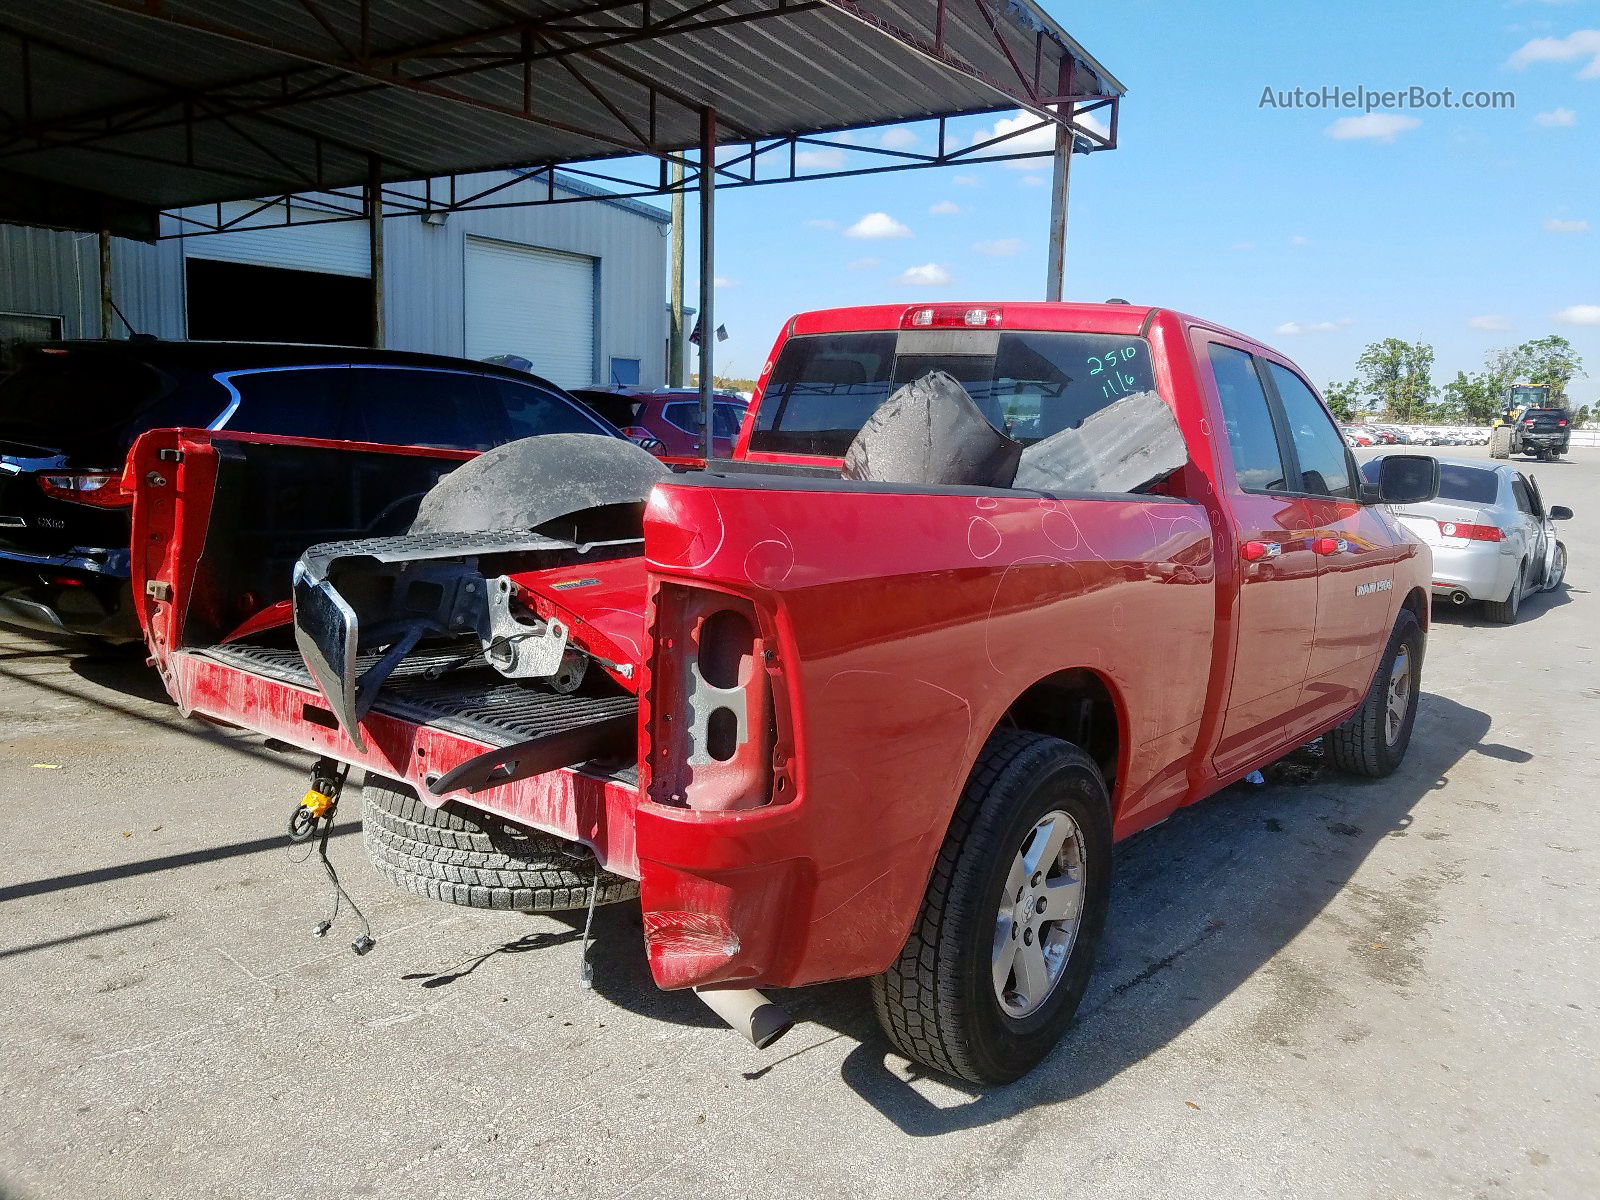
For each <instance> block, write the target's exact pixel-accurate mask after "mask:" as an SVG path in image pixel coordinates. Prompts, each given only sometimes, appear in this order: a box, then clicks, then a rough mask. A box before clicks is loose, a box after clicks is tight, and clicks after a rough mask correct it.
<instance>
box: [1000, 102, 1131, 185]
mask: <svg viewBox="0 0 1600 1200" xmlns="http://www.w3.org/2000/svg"><path fill="white" fill-rule="evenodd" d="M1075 120H1076V122H1077V124H1078V125H1080V126H1081V127H1083V128H1085V129H1092V130H1094V132H1095V133H1096V134H1098V135H1099V136H1100V137H1107V136H1109V135H1110V132H1111V129H1110V127H1109V126H1108V125H1107V124H1106V123H1105V122H1104V121H1102V120H1100V118H1099V117H1097V116H1095V114H1093V113H1080V114H1079V115H1078V116H1077V117H1076V118H1075ZM1008 134H1014V135H1015V136H1013V137H1007V135H1008ZM998 137H1004V138H1006V140H1005V141H1003V142H997V143H995V144H994V145H993V146H985V147H984V148H983V149H982V150H980V151H978V157H980V158H984V157H989V156H992V155H996V154H1031V155H1037V156H1038V158H1024V159H1013V160H1012V161H1010V162H1008V163H1006V164H1005V165H1006V166H1008V167H1011V168H1013V169H1015V170H1018V171H1032V170H1035V169H1037V168H1038V166H1039V161H1038V160H1039V158H1043V157H1045V156H1047V155H1051V154H1054V153H1055V149H1056V127H1055V126H1054V125H1052V124H1049V123H1048V122H1041V121H1040V119H1039V118H1038V117H1036V116H1034V115H1033V114H1032V113H1031V112H1022V111H1020V110H1019V111H1017V112H1014V113H1012V114H1011V115H1010V116H1009V117H1001V118H1000V119H999V120H998V121H996V122H995V123H994V125H993V126H992V127H989V128H984V129H980V130H978V132H977V133H975V134H973V135H972V144H973V145H974V146H976V145H978V144H979V143H981V142H987V141H989V140H990V139H992V138H998Z"/></svg>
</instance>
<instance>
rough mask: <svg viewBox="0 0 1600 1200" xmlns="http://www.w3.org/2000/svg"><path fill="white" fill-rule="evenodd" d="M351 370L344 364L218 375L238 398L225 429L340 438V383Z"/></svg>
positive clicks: (343, 427)
mask: <svg viewBox="0 0 1600 1200" xmlns="http://www.w3.org/2000/svg"><path fill="white" fill-rule="evenodd" d="M348 374H349V370H348V368H345V367H313V368H306V369H300V368H296V369H293V370H287V371H240V372H236V373H234V374H231V375H221V376H218V379H219V380H220V381H222V382H224V383H225V384H226V385H227V386H228V387H231V388H232V389H233V390H234V391H235V392H236V393H238V396H239V402H238V406H237V407H236V408H235V409H234V411H233V412H232V413H230V414H229V415H228V418H227V419H226V420H225V421H224V422H223V427H224V428H226V429H232V430H236V431H238V432H240V433H277V434H284V435H286V436H289V437H307V438H329V439H331V440H335V441H337V440H339V439H341V438H344V437H346V436H347V433H346V422H345V394H344V388H343V386H342V384H343V381H344V377H345V376H346V375H348Z"/></svg>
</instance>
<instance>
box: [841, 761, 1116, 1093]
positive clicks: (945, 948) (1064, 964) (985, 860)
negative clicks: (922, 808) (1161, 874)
mask: <svg viewBox="0 0 1600 1200" xmlns="http://www.w3.org/2000/svg"><path fill="white" fill-rule="evenodd" d="M1110 885H1111V819H1110V802H1109V797H1108V795H1107V792H1106V785H1105V780H1104V779H1103V778H1102V777H1101V774H1100V768H1099V767H1098V766H1097V765H1096V764H1095V761H1094V760H1093V759H1092V758H1090V757H1089V756H1088V755H1087V754H1085V753H1084V752H1083V751H1082V750H1080V749H1078V747H1076V746H1074V745H1071V744H1070V743H1068V742H1064V741H1061V740H1060V739H1058V738H1052V737H1046V736H1044V735H1043V734H1037V733H1026V732H1023V731H1020V730H1006V731H1003V732H1001V733H997V734H995V735H994V736H993V737H992V738H990V739H989V742H988V744H987V745H986V746H985V747H984V750H983V753H982V754H981V755H980V756H979V758H978V762H977V765H976V766H974V767H973V769H972V774H971V776H970V777H969V778H968V780H967V786H966V788H965V789H964V790H963V792H962V794H961V799H960V801H959V802H958V803H957V805H956V811H955V815H954V816H953V817H952V818H951V821H950V828H949V830H948V832H947V833H946V835H945V840H944V845H943V847H942V848H941V849H940V851H939V857H938V860H937V861H936V862H935V863H934V866H933V876H932V878H931V879H930V880H929V882H928V891H927V895H926V896H925V897H924V898H923V902H922V910H921V912H920V913H919V914H918V915H917V921H916V924H915V925H914V926H913V927H912V931H911V937H910V939H909V940H908V941H907V942H906V945H905V948H904V949H903V950H901V952H900V957H899V958H898V959H897V960H896V961H895V963H894V965H893V966H891V967H890V968H889V969H888V970H887V971H885V972H884V973H883V974H882V975H880V976H878V977H876V978H875V979H874V980H873V981H872V998H873V1005H874V1007H875V1008H876V1010H877V1014H878V1020H879V1022H880V1023H881V1024H882V1025H883V1029H884V1032H885V1033H887V1034H888V1036H889V1040H890V1041H891V1042H893V1043H894V1045H895V1048H896V1049H898V1050H899V1051H900V1052H901V1053H902V1054H904V1055H906V1056H907V1057H908V1058H913V1059H916V1060H917V1061H918V1062H921V1063H924V1064H926V1065H927V1066H930V1067H933V1068H934V1069H935V1070H939V1071H944V1072H947V1073H949V1074H951V1075H956V1076H959V1077H961V1078H962V1079H967V1080H971V1081H972V1082H974V1083H981V1084H992V1083H1006V1082H1009V1081H1010V1080H1013V1079H1016V1078H1018V1077H1020V1076H1021V1075H1023V1074H1025V1073H1026V1072H1027V1071H1029V1070H1030V1069H1031V1068H1033V1067H1034V1066H1035V1065H1037V1064H1038V1062H1039V1061H1040V1060H1041V1059H1043V1058H1044V1056H1045V1055H1046V1054H1048V1053H1049V1052H1050V1050H1051V1048H1052V1047H1054V1046H1055V1044H1056V1042H1057V1041H1059V1040H1060V1038H1061V1035H1062V1034H1063V1033H1064V1032H1065V1031H1066V1029H1067V1026H1068V1025H1070V1024H1071V1023H1072V1017H1073V1014H1074V1012H1076V1010H1077V1007H1078V1003H1079V1001H1080V1000H1082V999H1083V992H1084V988H1085V987H1087V986H1088V982H1089V973H1090V971H1091V970H1092V968H1093V966H1094V956H1095V949H1096V947H1097V946H1098V944H1099V941H1100V933H1101V929H1102V928H1103V927H1104V924H1105V915H1106V903H1107V899H1108V897H1109V895H1110Z"/></svg>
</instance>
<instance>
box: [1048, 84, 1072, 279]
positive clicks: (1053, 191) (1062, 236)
mask: <svg viewBox="0 0 1600 1200" xmlns="http://www.w3.org/2000/svg"><path fill="white" fill-rule="evenodd" d="M1073 66H1074V63H1073V61H1072V60H1071V59H1070V58H1067V59H1063V60H1062V62H1061V73H1060V89H1061V90H1060V94H1061V95H1063V96H1070V95H1071V94H1072V77H1073ZM1072 109H1073V105H1072V104H1071V102H1068V103H1066V104H1063V105H1061V106H1060V107H1059V109H1058V111H1059V113H1060V115H1061V116H1062V117H1063V118H1064V119H1065V120H1066V122H1067V123H1066V124H1065V125H1057V126H1056V151H1055V158H1054V162H1053V166H1052V169H1051V172H1050V265H1049V267H1048V268H1047V271H1048V274H1046V276H1045V281H1044V298H1045V299H1046V300H1048V301H1051V302H1052V303H1053V302H1055V301H1059V300H1060V299H1061V282H1062V278H1063V276H1065V274H1066V270H1067V193H1068V191H1069V185H1070V183H1071V180H1072V137H1073V134H1072Z"/></svg>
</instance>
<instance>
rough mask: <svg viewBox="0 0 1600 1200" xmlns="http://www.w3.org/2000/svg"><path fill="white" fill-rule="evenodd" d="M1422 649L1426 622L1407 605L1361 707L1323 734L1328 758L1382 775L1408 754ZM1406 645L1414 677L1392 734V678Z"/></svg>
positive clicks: (1356, 771) (1350, 770)
mask: <svg viewBox="0 0 1600 1200" xmlns="http://www.w3.org/2000/svg"><path fill="white" fill-rule="evenodd" d="M1423 649H1424V643H1423V637H1422V626H1421V625H1420V624H1419V623H1418V622H1417V618H1416V614H1415V613H1413V612H1412V611H1411V610H1410V609H1409V608H1402V609H1401V610H1400V615H1399V617H1397V618H1396V619H1395V623H1394V630H1393V632H1391V633H1390V634H1389V645H1388V646H1387V647H1386V648H1385V649H1384V652H1383V657H1382V658H1381V659H1379V660H1378V669H1377V671H1376V672H1375V673H1374V674H1373V676H1372V684H1371V686H1370V687H1368V688H1367V694H1366V697H1365V698H1364V699H1363V700H1362V701H1361V707H1360V708H1358V709H1356V711H1355V712H1354V713H1352V714H1351V716H1350V717H1349V718H1348V719H1347V720H1346V721H1345V723H1344V724H1343V725H1340V726H1338V727H1337V728H1336V729H1333V730H1330V731H1329V733H1328V735H1327V737H1325V738H1324V739H1323V748H1324V750H1325V751H1326V753H1327V756H1328V761H1329V762H1330V763H1332V764H1333V765H1334V766H1335V767H1337V768H1338V769H1339V770H1341V771H1344V772H1346V773H1347V774H1350V775H1365V776H1367V777H1368V778H1370V779H1382V778H1383V777H1384V776H1385V775H1388V774H1390V773H1391V772H1392V771H1393V770H1394V769H1395V768H1396V767H1398V766H1399V765H1400V763H1401V762H1402V761H1403V760H1404V759H1405V756H1406V748H1407V747H1408V746H1409V745H1410V744H1411V729H1412V726H1413V725H1415V724H1416V720H1417V698H1418V697H1419V696H1420V695H1421V693H1422V653H1423ZM1402 650H1404V652H1405V653H1406V655H1407V658H1406V662H1407V664H1408V667H1409V675H1410V679H1409V683H1408V686H1407V692H1406V702H1405V705H1404V714H1403V716H1402V717H1401V719H1400V722H1399V726H1398V729H1397V730H1396V731H1395V733H1394V735H1393V736H1390V729H1389V724H1388V719H1387V718H1388V714H1389V683H1390V676H1391V675H1392V674H1393V672H1394V667H1395V663H1396V661H1397V660H1398V659H1399V657H1400V654H1401V651H1402Z"/></svg>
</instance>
